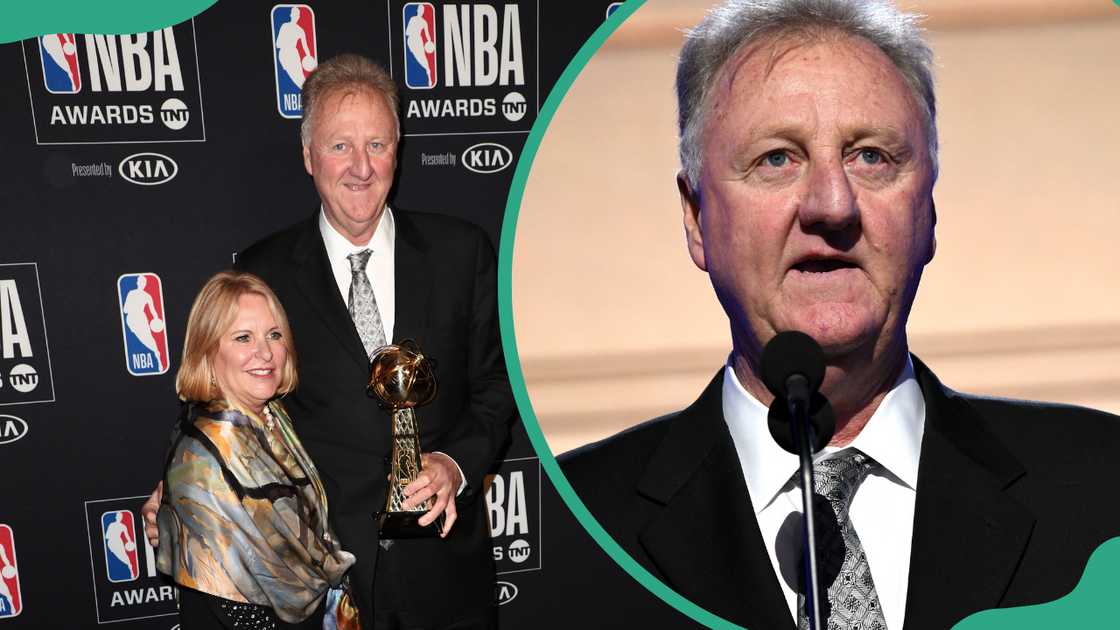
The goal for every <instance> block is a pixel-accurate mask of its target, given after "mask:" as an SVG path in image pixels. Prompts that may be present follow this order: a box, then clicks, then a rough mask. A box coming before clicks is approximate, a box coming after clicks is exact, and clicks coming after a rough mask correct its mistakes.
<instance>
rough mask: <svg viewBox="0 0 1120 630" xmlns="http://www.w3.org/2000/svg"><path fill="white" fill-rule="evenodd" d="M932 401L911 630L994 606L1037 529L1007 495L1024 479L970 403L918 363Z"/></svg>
mask: <svg viewBox="0 0 1120 630" xmlns="http://www.w3.org/2000/svg"><path fill="white" fill-rule="evenodd" d="M914 367H915V371H916V372H917V375H918V382H919V385H920V386H921V388H922V393H923V396H924V398H925V401H926V428H925V434H924V436H923V438H922V454H921V459H920V462H919V465H918V494H917V500H916V505H915V510H914V534H913V545H912V549H911V556H910V580H909V587H908V589H907V601H906V620H907V621H906V626H907V627H908V628H914V627H948V626H949V625H950V624H952V623H955V622H956V621H958V620H959V619H961V618H963V617H964V616H966V615H968V614H970V613H972V612H975V611H978V610H983V609H988V608H995V607H997V606H998V605H999V604H1000V601H1001V599H1002V597H1003V594H1004V593H1005V592H1006V590H1007V587H1008V585H1009V584H1010V582H1011V579H1012V577H1013V576H1014V574H1015V570H1016V568H1017V567H1018V564H1019V560H1020V558H1021V557H1022V555H1023V552H1024V550H1025V548H1026V545H1027V541H1028V539H1029V538H1030V534H1031V531H1032V529H1033V527H1034V516H1033V515H1032V514H1031V513H1030V512H1029V511H1028V510H1027V509H1026V508H1024V507H1023V506H1022V505H1021V504H1020V503H1018V502H1017V501H1015V500H1014V499H1013V498H1011V497H1010V496H1008V495H1007V494H1005V490H1007V489H1008V488H1009V487H1010V486H1012V485H1013V484H1014V483H1015V482H1016V481H1017V480H1018V479H1019V478H1021V477H1022V476H1023V474H1024V470H1023V467H1022V466H1021V465H1020V464H1019V462H1018V461H1017V460H1015V458H1014V457H1013V456H1012V455H1011V454H1010V453H1009V452H1008V451H1007V450H1006V449H1005V448H1004V447H1003V446H1002V445H1001V444H1000V443H999V442H998V441H997V440H996V439H995V438H994V437H993V436H992V435H991V434H989V433H988V432H987V431H986V430H985V429H984V424H983V420H982V418H980V417H979V416H978V415H977V413H976V412H975V411H974V410H973V408H972V407H971V405H969V404H968V402H967V401H966V400H964V399H963V398H961V397H959V396H958V395H956V394H955V393H954V392H951V391H949V390H946V389H945V388H944V387H943V386H942V385H941V383H940V382H938V380H937V378H936V377H934V375H933V374H932V373H931V372H930V371H929V369H928V368H927V367H926V366H925V365H923V364H922V363H921V362H920V361H918V360H917V359H916V358H915V359H914Z"/></svg>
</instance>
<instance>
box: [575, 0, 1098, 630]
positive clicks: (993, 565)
mask: <svg viewBox="0 0 1120 630" xmlns="http://www.w3.org/2000/svg"><path fill="white" fill-rule="evenodd" d="M931 57H932V55H931V53H930V51H929V49H928V47H927V46H926V45H925V43H924V42H923V41H922V40H921V37H920V34H919V31H918V29H917V27H916V26H915V23H914V18H913V16H908V15H904V14H902V13H900V12H898V11H897V9H895V8H894V7H892V6H890V5H888V4H885V3H870V2H865V1H863V0H774V1H771V2H764V3H760V2H741V1H732V2H728V3H726V4H724V5H721V6H720V7H718V8H716V9H713V11H712V12H710V13H709V15H708V16H707V17H706V18H705V20H704V21H702V22H701V23H700V25H698V26H697V28H696V29H694V30H692V31H691V32H690V33H689V35H688V37H687V41H686V44H685V46H684V49H683V50H682V53H681V59H680V63H679V65H678V73H677V94H678V101H679V111H680V116H679V123H680V140H681V142H680V151H681V163H682V170H681V172H680V174H679V175H678V188H679V190H680V196H681V201H682V207H683V210H684V226H685V232H686V242H687V245H688V249H689V253H690V255H691V257H692V260H693V261H694V262H695V264H696V265H697V266H698V267H699V268H700V269H702V270H704V271H706V272H707V273H708V274H709V276H710V278H711V282H712V285H713V287H714V288H715V292H716V295H717V297H718V299H719V301H720V303H721V305H722V306H723V308H724V310H725V311H726V313H727V315H728V319H729V322H730V326H731V332H732V341H733V348H732V352H731V355H730V357H729V360H728V363H727V366H726V367H725V368H724V369H722V370H720V372H719V373H717V374H716V377H715V378H714V379H713V380H712V382H711V384H710V385H709V386H708V388H707V389H706V390H705V391H704V393H703V394H702V395H701V396H700V398H699V400H697V401H696V402H695V403H694V404H693V405H692V406H690V407H689V408H687V409H685V410H684V411H681V412H679V413H675V414H671V415H668V416H665V417H662V418H658V419H655V420H652V421H650V422H647V423H645V424H642V425H639V426H637V427H634V428H632V429H630V430H628V431H626V432H624V433H622V434H619V435H616V436H614V437H612V438H608V439H607V440H604V441H602V442H600V443H597V444H593V445H590V446H588V447H584V448H583V449H580V450H577V451H575V452H573V453H571V454H569V455H567V456H565V457H564V458H562V465H563V467H564V470H565V472H566V474H567V476H568V478H569V480H570V481H571V483H572V485H573V486H574V488H575V489H576V491H577V492H578V493H579V495H580V497H581V499H582V500H583V501H584V503H585V504H586V505H587V507H588V509H589V510H590V512H591V513H592V514H593V515H594V516H595V517H596V518H597V519H598V520H599V522H600V523H601V524H602V525H603V527H604V528H605V529H606V530H607V532H608V533H610V534H611V535H612V537H614V538H615V540H616V541H617V542H618V543H619V544H620V545H621V546H622V547H623V548H624V549H626V550H627V551H628V552H629V553H630V554H631V555H632V556H633V557H634V558H635V559H636V560H637V561H638V562H639V563H641V564H642V565H643V566H644V567H645V568H647V569H648V570H649V571H650V572H652V573H653V574H654V575H655V576H657V577H659V578H660V579H661V580H663V581H664V582H665V583H667V584H668V585H669V586H671V587H672V588H674V589H676V590H677V591H678V592H680V593H681V594H683V595H685V596H686V597H688V598H689V599H691V600H692V601H694V602H695V603H697V604H699V605H701V606H703V607H705V608H707V609H709V610H710V611H712V612H714V613H716V614H718V615H720V616H723V617H725V618H726V619H729V620H731V621H734V622H737V623H741V624H743V625H745V626H747V627H749V628H751V629H752V630H753V629H756V628H788V627H792V626H794V625H795V624H797V623H798V621H799V619H801V620H802V623H804V614H805V613H804V603H803V597H802V596H800V595H799V586H798V583H799V569H798V567H799V563H800V559H801V551H800V510H801V506H800V494H799V490H798V487H797V485H796V479H795V472H796V470H797V458H796V456H793V455H790V454H788V453H785V452H784V451H782V450H781V449H780V448H779V447H778V446H777V445H776V444H775V443H774V442H773V440H772V439H771V438H770V435H769V432H768V429H767V422H766V419H767V406H768V405H769V404H770V403H771V401H772V400H773V399H774V397H773V395H772V394H771V393H770V392H769V391H768V390H767V388H766V387H765V385H764V384H763V383H762V380H761V377H760V372H759V362H760V356H761V353H762V348H763V347H764V346H765V345H766V343H767V342H768V341H769V340H770V339H771V338H773V337H774V336H775V335H776V334H777V333H779V332H782V331H786V330H800V331H803V332H806V333H808V334H810V335H811V336H813V337H814V338H815V339H816V340H817V341H818V342H819V343H820V344H821V346H822V347H823V349H824V351H825V355H826V362H827V367H826V372H825V379H824V384H823V386H822V388H821V391H822V393H824V394H825V395H826V396H827V397H828V399H829V400H830V401H831V403H832V406H833V408H834V410H835V412H836V418H837V431H836V433H835V436H834V437H833V439H832V441H831V443H830V445H829V446H828V447H827V448H826V449H825V450H824V451H822V453H821V454H819V455H818V456H817V457H816V459H815V467H814V468H815V471H816V477H817V484H816V485H817V487H816V488H815V491H816V492H817V493H818V494H821V495H823V496H824V497H826V499H824V500H825V501H826V503H824V509H826V510H830V513H831V514H832V515H834V516H835V517H836V518H835V521H834V524H833V525H832V528H831V529H830V531H829V534H828V536H823V538H825V539H828V538H830V537H831V538H832V539H833V540H834V541H836V540H838V541H839V543H835V542H834V544H833V546H832V547H829V548H828V549H824V550H822V552H821V553H822V557H823V558H825V560H824V561H823V564H824V565H826V569H825V571H824V574H825V584H826V585H827V586H828V593H827V598H828V603H827V604H826V605H825V606H822V608H824V609H825V610H826V611H827V612H828V613H829V614H830V615H831V616H828V627H829V628H849V627H862V628H884V627H890V628H901V627H903V626H905V627H907V628H946V627H949V626H951V625H952V624H953V623H955V622H956V621H958V620H960V619H961V618H963V617H964V616H966V615H968V614H970V613H972V612H975V611H978V610H982V609H986V608H994V607H997V606H1011V605H1018V604H1025V603H1037V602H1042V601H1046V600H1051V599H1055V598H1057V597H1059V596H1062V595H1064V594H1065V593H1066V592H1068V591H1069V590H1070V589H1071V588H1073V586H1074V585H1075V584H1076V582H1077V579H1078V578H1079V577H1080V575H1081V573H1082V571H1083V569H1084V566H1085V562H1086V560H1087V558H1088V556H1089V554H1090V553H1091V552H1092V550H1093V549H1095V548H1096V547H1097V546H1098V545H1099V544H1101V543H1102V542H1104V541H1105V540H1106V539H1107V538H1109V537H1111V536H1115V535H1118V534H1120V510H1118V509H1117V508H1116V507H1115V505H1114V503H1113V502H1111V501H1108V500H1106V499H1105V497H1109V496H1110V495H1111V489H1112V487H1113V484H1112V482H1111V479H1110V477H1109V476H1107V475H1105V474H1103V473H1104V472H1105V471H1107V470H1108V468H1109V467H1108V462H1109V461H1110V459H1111V456H1112V454H1113V453H1114V452H1115V450H1116V447H1117V445H1120V424H1118V423H1117V419H1116V418H1115V417H1112V416H1109V415H1107V414H1103V413H1099V412H1094V411H1090V410H1085V409H1077V408H1072V407H1063V406H1057V405H1045V404H1037V403H1024V402H1012V401H1001V400H992V399H983V398H976V397H969V396H963V395H960V394H956V393H954V392H952V391H950V390H947V389H946V388H944V387H943V386H942V385H941V384H940V383H939V382H938V380H937V379H936V378H935V377H934V375H933V374H932V373H931V372H930V370H929V369H928V368H926V367H925V366H924V365H923V364H922V363H921V362H920V361H919V360H918V359H916V358H914V357H911V356H910V355H909V353H908V346H907V340H906V329H905V325H906V320H907V317H908V315H909V311H910V307H911V305H912V303H913V300H914V296H915V294H916V291H917V288H918V283H919V279H920V277H921V273H922V269H923V268H924V266H925V265H926V264H927V263H928V262H929V261H930V260H931V259H932V258H933V255H934V250H935V239H934V224H935V223H936V218H935V211H934V205H933V198H932V190H933V185H934V181H935V179H936V176H937V140H936V125H935V116H934V114H935V107H934V96H933V86H932V79H931V76H930V71H929V64H930V60H931ZM1074 427H1076V428H1074ZM819 509H820V508H818V510H819ZM802 627H805V626H804V625H803V626H802Z"/></svg>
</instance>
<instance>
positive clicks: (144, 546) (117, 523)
mask: <svg viewBox="0 0 1120 630" xmlns="http://www.w3.org/2000/svg"><path fill="white" fill-rule="evenodd" d="M145 499H147V497H146V496H133V497H122V498H119V499H96V500H92V501H86V502H85V516H86V527H87V529H88V532H89V559H90V570H91V571H92V572H93V588H94V605H95V607H96V609H97V623H99V624H102V623H112V622H115V621H125V620H128V619H148V618H151V617H159V616H164V615H174V614H176V612H177V610H178V607H177V605H176V603H175V587H174V586H171V585H170V584H167V583H165V582H164V581H163V580H162V579H161V578H160V576H159V573H158V572H157V571H156V553H155V549H153V548H152V546H151V545H150V544H149V543H148V539H147V538H145V537H144V532H143V526H142V523H140V508H141V506H143V504H144V501H145Z"/></svg>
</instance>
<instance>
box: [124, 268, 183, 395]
mask: <svg viewBox="0 0 1120 630" xmlns="http://www.w3.org/2000/svg"><path fill="white" fill-rule="evenodd" d="M117 294H118V296H119V297H120V307H121V333H122V334H123V335H124V358H125V363H126V365H127V368H128V373H129V374H131V375H133V376H149V375H152V374H163V373H164V372H166V371H167V370H168V368H169V367H171V366H170V361H169V358H170V353H169V352H168V351H167V330H166V329H165V327H166V324H165V323H164V322H165V319H164V315H163V283H162V282H160V279H159V276H157V275H156V274H154V273H126V274H124V275H123V276H121V277H120V278H117Z"/></svg>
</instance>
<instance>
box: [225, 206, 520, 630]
mask: <svg viewBox="0 0 1120 630" xmlns="http://www.w3.org/2000/svg"><path fill="white" fill-rule="evenodd" d="M393 215H394V218H395V220H396V242H395V270H396V271H395V273H396V278H395V283H396V285H395V291H396V296H395V299H396V314H395V318H396V319H395V324H394V331H393V339H394V341H401V340H404V339H408V338H411V339H415V340H416V341H417V342H418V343H419V344H420V347H421V349H422V350H423V351H424V352H425V354H426V355H427V356H429V357H432V358H434V359H435V361H436V362H437V363H436V376H437V380H438V383H439V393H438V395H437V396H436V400H435V401H434V402H433V403H432V404H430V405H428V406H425V407H421V408H420V409H419V412H418V413H419V417H420V423H421V432H422V434H421V446H422V449H423V450H424V451H425V452H429V451H442V452H444V453H447V454H448V455H449V456H451V457H452V458H453V459H454V460H455V461H456V463H458V464H459V466H460V467H461V468H462V469H463V474H464V476H465V477H466V482H467V484H468V487H467V489H466V490H465V491H464V493H463V494H462V495H460V496H459V498H458V499H457V504H458V509H459V519H458V521H456V523H455V526H454V527H453V529H452V532H451V534H450V535H449V536H448V537H447V538H446V539H442V540H441V539H438V538H433V539H420V540H400V541H397V542H396V544H395V545H394V546H393V548H392V549H391V551H390V552H389V553H393V554H398V557H399V558H400V559H402V560H403V562H398V563H396V564H397V566H398V567H403V569H402V572H403V573H404V574H403V575H397V576H396V577H395V582H396V583H397V584H400V585H401V586H400V589H399V590H400V595H401V597H402V598H403V601H402V602H401V606H402V609H404V610H406V611H408V612H409V613H411V614H412V615H413V616H419V617H420V618H421V619H426V620H428V622H429V623H431V624H446V623H449V622H450V621H452V620H454V619H457V618H460V617H461V616H463V615H465V614H472V613H473V614H480V613H481V612H484V611H485V610H486V609H487V607H489V606H491V605H492V604H493V601H494V585H493V582H494V564H493V559H492V555H491V548H490V547H491V546H490V545H489V529H488V527H487V523H486V519H485V514H484V508H483V503H484V502H483V501H482V500H480V498H479V496H478V494H479V491H480V490H481V488H482V479H483V476H484V475H485V474H486V473H487V471H488V470H489V469H490V467H491V466H492V465H493V464H494V461H495V459H496V458H497V457H498V453H499V451H500V449H501V448H502V447H503V446H504V443H505V442H506V441H507V439H508V437H509V425H510V422H511V420H512V418H513V413H514V403H513V398H512V395H511V392H510V388H509V381H508V376H507V374H506V368H505V363H504V359H503V355H502V347H501V343H500V341H499V336H498V316H497V299H496V293H497V280H496V260H495V256H494V250H493V248H492V247H491V246H490V243H489V240H488V239H487V237H486V235H485V234H484V233H483V232H482V230H480V229H479V228H477V227H475V226H472V225H470V224H467V223H465V222H462V221H459V220H457V219H452V218H450V217H444V216H440V215H433V214H422V213H408V212H404V211H399V210H394V212H393ZM237 264H238V267H239V268H240V269H243V270H245V271H249V272H252V273H255V274H257V275H259V276H260V277H262V278H263V279H264V280H265V281H266V282H267V283H268V284H269V286H270V287H272V289H273V290H274V291H275V292H276V295H277V296H278V297H279V298H280V302H281V303H282V304H283V306H284V309H285V311H286V312H287V315H288V319H289V320H290V322H291V327H292V336H293V337H294V338H295V339H294V341H295V348H296V353H297V355H298V359H299V366H298V367H299V378H300V383H299V386H298V388H297V389H296V390H295V391H294V392H292V393H291V394H289V395H288V396H287V398H286V399H285V404H286V405H287V408H288V410H289V412H290V413H291V416H292V419H293V421H294V423H295V426H296V430H297V432H298V433H299V436H300V439H301V440H302V441H303V444H304V446H305V447H306V448H307V451H308V453H310V455H311V457H312V459H313V460H314V461H315V465H316V466H317V467H318V469H319V472H320V475H321V476H322V478H323V481H324V485H325V487H326V490H327V495H328V499H329V501H330V506H329V509H330V519H331V522H332V523H333V524H334V527H335V530H336V532H337V534H338V536H339V538H340V539H341V541H342V544H343V548H345V549H347V550H348V551H351V552H353V553H354V554H355V555H357V557H358V562H357V564H356V565H355V567H354V569H353V570H352V573H351V577H352V580H353V583H354V590H355V594H356V596H357V598H358V604H359V606H360V609H361V611H362V613H363V622H364V623H363V625H365V626H366V627H372V620H371V619H370V618H369V617H368V615H369V614H370V611H371V610H372V595H371V593H372V583H373V577H374V571H375V565H376V561H377V554H378V545H377V540H378V536H377V526H376V524H375V522H374V520H373V515H374V514H375V513H376V512H377V511H378V510H379V509H380V508H382V507H383V506H384V502H385V494H386V487H387V484H386V476H387V475H388V458H389V452H390V427H389V420H388V416H387V415H386V413H385V412H384V411H381V410H380V409H378V407H377V404H376V403H375V402H374V401H373V400H371V399H370V398H369V397H367V396H366V393H365V391H366V383H367V380H368V378H369V362H368V360H367V358H366V353H365V349H364V348H363V347H362V342H361V339H360V338H359V336H358V332H357V330H356V329H355V328H354V324H353V322H352V321H351V319H350V315H349V313H348V311H347V308H346V304H345V302H344V301H343V299H342V296H341V294H340V292H339V290H338V285H337V284H336V282H335V279H334V276H333V275H332V273H331V270H330V265H329V263H328V261H327V256H326V249H325V247H324V246H323V240H322V236H321V235H320V233H319V224H318V214H317V213H316V214H315V215H314V216H312V217H311V218H310V219H308V220H307V221H304V222H302V223H299V224H297V225H295V226H293V227H291V228H289V229H287V230H285V231H282V232H279V233H277V234H274V235H272V236H269V237H267V238H265V239H264V240H262V241H260V242H259V243H256V244H255V245H253V246H252V247H250V248H248V249H246V250H245V251H244V252H243V253H242V254H241V255H240V256H239V257H238V261H237Z"/></svg>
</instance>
